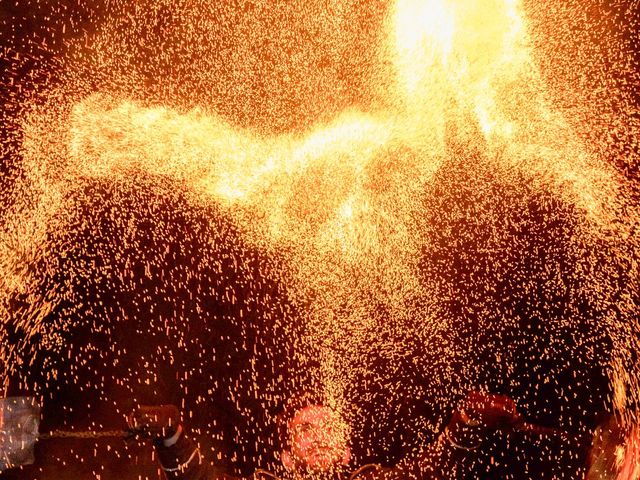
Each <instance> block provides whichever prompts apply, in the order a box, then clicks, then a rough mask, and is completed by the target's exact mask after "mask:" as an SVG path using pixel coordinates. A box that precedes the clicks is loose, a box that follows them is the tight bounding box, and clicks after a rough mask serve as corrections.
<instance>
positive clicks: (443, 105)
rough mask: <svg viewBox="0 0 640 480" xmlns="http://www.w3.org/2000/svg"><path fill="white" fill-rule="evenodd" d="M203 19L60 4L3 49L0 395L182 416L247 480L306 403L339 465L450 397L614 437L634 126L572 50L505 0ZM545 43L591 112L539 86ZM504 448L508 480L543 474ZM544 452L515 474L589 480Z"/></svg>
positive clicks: (413, 440) (627, 311)
mask: <svg viewBox="0 0 640 480" xmlns="http://www.w3.org/2000/svg"><path fill="white" fill-rule="evenodd" d="M209 3H210V2H204V1H198V0H182V1H179V2H166V1H163V0H148V1H145V2H131V3H127V2H124V1H123V2H115V3H110V2H107V4H105V5H104V6H92V7H91V8H89V7H86V11H84V10H83V12H84V13H82V14H80V13H78V12H75V11H71V10H64V9H62V10H60V11H59V12H57V15H58V16H57V17H56V18H59V19H60V23H59V24H58V23H56V22H52V23H51V24H50V25H48V26H47V28H49V29H51V31H52V32H54V33H55V35H53V34H52V35H53V38H64V41H63V42H62V44H61V45H57V44H55V43H54V45H53V46H47V43H46V42H40V41H36V40H30V39H22V40H21V39H15V38H14V40H13V43H14V44H13V45H10V46H9V47H8V48H7V50H6V51H7V52H9V53H8V56H7V57H8V58H11V59H12V60H11V62H12V63H11V64H12V65H13V66H14V67H15V69H16V70H17V69H18V64H19V62H20V61H21V60H20V59H21V58H24V57H25V53H28V54H27V55H26V57H27V58H35V57H38V58H40V61H41V63H42V65H44V66H42V65H40V66H39V67H38V68H39V69H41V70H43V71H46V72H48V74H47V75H44V76H43V78H44V79H43V78H40V77H37V78H36V80H33V82H32V83H29V82H27V81H26V80H24V83H25V85H26V86H25V91H24V92H23V91H22V90H20V93H19V94H18V93H15V92H13V91H10V93H9V94H7V96H8V97H9V99H10V100H9V104H10V105H13V106H15V111H16V112H17V113H15V118H13V123H7V125H15V128H14V129H13V130H8V131H7V132H6V133H5V137H6V138H3V140H4V141H5V145H7V147H8V148H7V149H6V150H7V152H8V153H7V158H10V159H11V162H8V164H7V172H8V173H7V175H6V178H7V180H6V181H5V182H4V184H3V188H4V189H5V191H4V193H3V194H2V198H3V201H4V203H5V213H4V214H2V219H3V226H2V230H1V232H0V271H1V272H2V274H1V276H0V312H1V313H2V315H1V318H2V319H3V320H2V321H3V324H2V328H1V329H0V336H1V338H2V344H1V347H0V356H1V357H2V358H3V359H4V362H3V364H4V372H3V374H4V378H5V385H6V391H7V392H9V391H11V384H12V383H14V384H18V385H19V388H20V389H26V390H29V391H35V392H36V393H37V394H38V395H40V396H41V398H42V399H43V401H45V405H49V407H48V408H49V411H50V412H57V414H58V415H59V418H58V419H57V420H55V421H52V422H53V423H52V424H53V425H55V426H56V427H57V426H60V423H55V422H61V424H62V426H64V425H67V426H69V425H70V426H72V427H75V426H82V425H85V424H86V423H87V422H91V426H93V427H94V428H95V427H96V426H99V425H101V424H102V422H106V421H108V419H109V418H112V420H113V418H119V417H118V416H121V415H122V414H123V413H124V410H125V406H124V404H123V403H122V402H121V401H120V400H119V399H122V398H124V397H128V398H133V399H134V401H135V400H137V401H146V402H147V403H151V402H153V401H156V400H157V399H159V400H160V401H162V402H163V401H174V402H175V398H181V399H182V405H181V407H182V408H183V409H184V410H185V412H188V418H189V419H192V421H193V423H194V428H195V431H196V433H197V434H198V435H200V436H201V437H202V438H208V439H211V440H203V442H204V443H205V446H207V447H210V449H211V451H212V452H221V451H225V452H226V451H227V450H225V448H226V447H223V445H226V444H225V442H226V441H227V440H226V439H227V438H228V436H232V437H233V436H234V435H235V437H234V438H235V442H236V444H235V447H234V448H235V450H233V451H231V452H229V458H228V461H229V462H231V463H233V465H234V466H236V467H237V468H238V469H240V470H242V469H243V468H248V469H249V471H250V468H249V467H251V466H255V465H262V466H265V464H267V465H268V464H269V462H273V459H272V455H273V452H270V451H269V450H270V447H269V445H270V443H269V440H268V439H267V438H266V434H265V433H263V430H264V431H267V430H268V427H267V426H266V425H267V424H269V423H273V422H274V421H275V418H276V417H277V411H278V405H281V404H282V403H285V402H286V398H287V396H288V395H291V394H298V393H299V392H300V391H301V390H305V389H306V390H313V391H314V392H315V394H316V395H317V398H319V399H320V400H321V401H322V402H323V403H326V404H329V405H331V406H332V407H334V408H335V409H336V410H337V411H339V412H341V413H342V415H343V416H344V418H346V419H347V420H348V422H349V428H350V431H351V435H352V442H353V444H354V445H355V446H356V447H355V448H354V452H355V456H354V461H355V462H364V461H369V460H375V461H386V462H393V461H395V460H397V459H398V458H397V457H394V455H396V453H395V452H398V451H403V452H404V453H405V454H406V452H407V451H409V452H410V453H409V454H411V452H413V453H416V452H418V451H419V449H420V446H421V443H420V441H421V439H425V438H427V439H428V438H430V437H433V435H434V434H435V432H437V431H438V430H439V428H440V426H441V422H442V420H443V419H445V418H446V416H447V415H448V414H449V412H450V409H451V406H452V405H454V404H455V402H456V401H457V400H458V399H459V398H460V397H461V396H462V395H463V394H464V392H465V391H467V390H468V389H469V388H476V389H477V388H480V389H485V390H489V391H500V392H502V393H506V394H509V395H512V396H513V397H514V398H515V399H516V401H517V403H518V405H519V406H521V408H522V409H523V410H524V411H525V413H527V414H528V415H529V416H530V417H533V418H534V419H538V420H540V421H542V422H551V423H553V424H554V425H560V426H562V427H563V428H566V429H568V430H570V431H575V432H584V431H587V430H588V429H589V428H592V427H593V423H594V422H595V421H596V420H595V417H594V415H595V412H599V411H614V410H615V411H616V412H618V413H619V414H621V415H622V417H623V418H625V420H626V421H627V422H629V423H633V422H635V421H636V420H637V419H636V417H635V413H634V412H635V410H634V409H637V402H638V400H639V399H640V386H639V384H638V381H639V379H640V367H639V366H638V364H637V351H638V349H639V348H640V337H639V333H640V332H638V321H637V311H638V294H639V293H640V287H639V285H638V278H640V277H639V275H638V273H639V272H638V265H637V263H638V253H639V247H640V245H639V244H638V233H637V222H638V218H639V217H638V204H637V188H638V186H637V181H636V179H635V178H634V177H633V175H632V174H630V173H629V171H631V170H632V166H633V165H635V164H636V163H635V162H637V144H636V143H634V142H635V140H633V138H634V136H633V131H635V130H633V129H634V128H637V125H636V124H634V123H633V122H632V121H631V120H630V118H631V116H627V117H624V116H620V114H619V112H617V111H614V109H612V108H605V106H604V102H605V100H604V98H605V96H606V95H605V94H603V93H602V92H601V91H599V90H598V89H597V88H596V86H597V85H604V84H607V83H606V79H604V80H603V79H600V77H597V78H598V79H600V80H599V81H596V80H595V79H594V78H595V77H593V75H595V74H594V73H593V72H587V73H585V72H586V71H587V70H588V67H589V65H590V64H589V62H590V61H593V60H590V59H591V57H590V56H589V55H588V53H589V52H587V53H585V56H584V57H583V56H581V54H582V53H584V52H583V51H581V50H579V46H578V45H577V39H569V40H567V39H566V38H564V37H563V33H562V32H563V30H562V26H555V27H554V26H553V21H554V19H548V18H546V19H544V20H540V18H543V17H544V14H543V13H541V12H542V10H544V9H543V7H541V6H537V4H535V3H534V2H525V3H521V2H519V1H517V0H487V1H483V2H476V1H471V0H397V1H395V2H382V1H381V2H369V3H368V4H367V5H366V6H365V5H358V6H355V5H351V4H349V2H342V1H338V0H333V1H330V2H324V3H322V5H316V4H315V3H314V2H275V3H270V2H255V3H254V2H245V3H244V4H242V5H241V6H237V7H232V6H231V5H228V6H227V5H210V4H209ZM223 3H224V2H223ZM552 3H553V8H554V9H556V10H557V12H556V14H555V15H553V17H554V18H555V19H556V20H557V19H563V18H565V17H563V15H565V16H566V19H567V22H568V24H569V23H570V22H569V20H571V21H575V19H574V17H575V15H577V13H576V12H577V10H578V9H577V7H576V6H575V5H573V4H571V3H569V4H561V3H558V4H557V5H556V3H554V2H552ZM43 8H44V7H43ZM60 8H62V7H60ZM81 10H82V9H81ZM603 15H604V14H603ZM16 18H17V17H16ZM16 25H17V20H16ZM87 25H88V26H89V27H87ZM596 26H597V25H595V26H594V28H595V27H596ZM67 28H68V29H69V31H70V32H71V33H69V32H68V31H67ZM554 29H555V30H554ZM584 30H587V28H586V27H585V28H584ZM554 33H555V36H554V35H553V34H554ZM56 35H57V37H56ZM546 36H549V37H550V38H552V39H553V38H555V39H561V40H557V41H558V42H560V43H561V44H562V45H563V49H564V50H563V49H562V48H558V49H557V51H556V52H554V51H550V50H549V49H547V50H545V47H544V45H542V46H541V42H542V40H541V38H542V39H544V40H545V41H546V38H547V37H546ZM549 44H553V41H552V40H549ZM612 48H613V47H612ZM618 50H619V52H618V53H619V55H618V56H613V57H615V59H618V60H617V61H618V62H622V60H620V59H625V60H624V61H625V62H627V63H626V64H625V65H626V69H625V71H628V70H632V69H630V68H629V63H630V62H631V63H633V62H632V61H630V60H628V59H629V58H631V56H632V52H631V51H627V56H624V55H623V53H625V49H624V48H623V46H619V49H618ZM569 52H570V53H571V55H574V58H573V60H574V66H575V68H576V70H578V71H582V75H583V76H584V77H585V78H588V79H589V80H583V81H584V82H592V83H593V88H592V91H593V92H595V93H585V91H584V90H582V89H580V88H577V87H575V88H573V89H571V88H568V87H566V86H565V85H563V88H562V89H560V88H559V87H558V86H557V82H559V80H558V79H559V78H560V79H562V78H564V79H565V80H567V79H568V78H569V74H566V73H565V74H564V77H563V76H562V75H561V74H558V73H554V71H553V69H552V68H551V67H550V65H551V66H554V65H555V66H558V65H560V64H562V62H565V61H566V58H565V57H566V56H567V55H569ZM576 52H577V53H576ZM554 55H557V56H558V57H560V56H562V55H564V57H562V58H561V60H562V61H560V60H558V59H556V57H554ZM21 56H22V57H21ZM613 57H612V58H613ZM614 65H618V63H615V62H614ZM636 66H637V65H636ZM34 68H35V67H34ZM581 69H582V70H581ZM8 71H13V70H8ZM16 75H17V74H16ZM600 75H603V74H602V73H600ZM620 75H621V78H623V72H622V71H621V73H620ZM605 76H606V75H605ZM637 80H638V78H637V76H636V77H632V79H631V81H629V82H630V83H632V82H633V81H637ZM8 83H9V81H8V80H7V84H8ZM11 84H12V85H13V79H12V81H11ZM607 85H608V84H607ZM27 87H28V88H27ZM601 90H603V91H604V88H603V89H601ZM8 91H9V90H8ZM616 91H617V92H618V98H619V103H620V105H630V104H631V102H632V100H630V99H629V98H627V96H625V95H626V94H625V91H624V89H618V90H616ZM598 92H600V93H598ZM607 92H609V94H610V93H611V90H607ZM598 95H601V96H600V97H599V96H598ZM625 102H627V103H625ZM629 108H631V107H629ZM614 124H615V129H613V125H614ZM599 125H607V126H608V125H611V126H612V130H611V131H616V132H618V133H619V134H620V137H623V138H624V139H626V140H621V141H620V142H619V144H616V145H614V142H613V141H611V140H610V137H606V136H604V135H603V136H602V139H601V141H599V140H600V137H598V136H597V135H596V133H595V132H597V131H598V128H600V127H599ZM620 125H622V126H620ZM621 132H622V133H624V134H625V135H622V133H621ZM607 138H608V140H607ZM594 139H596V140H598V141H594ZM625 142H626V143H625ZM622 144H624V148H620V149H616V148H614V147H615V146H619V145H622ZM123 332H124V333H123ZM74 358H75V359H77V361H75V362H74V361H73V359H74ZM105 364H109V365H111V364H113V370H112V371H107V370H104V368H105V367H104V365H105ZM226 370H229V372H226ZM14 388H15V387H14ZM74 395H75V396H76V397H77V396H83V397H84V398H88V399H93V405H91V402H89V401H87V402H86V403H83V402H81V404H78V402H77V398H73V397H74ZM74 402H75V403H74ZM216 402H217V403H216ZM176 403H177V402H176ZM213 405H225V406H226V407H225V408H230V409H233V410H234V411H235V412H236V413H234V415H232V416H231V417H230V419H229V420H228V421H229V422H230V423H233V422H235V424H233V425H229V426H226V424H224V420H221V419H220V418H219V416H217V415H218V414H216V412H213V411H212V410H215V408H214V407H213ZM389 405H397V406H398V407H397V408H394V409H390V408H389ZM56 409H58V410H56ZM203 409H206V410H207V413H203V411H202V410H203ZM107 410H108V411H107ZM46 412H47V409H45V413H46ZM264 412H266V413H264ZM109 415H111V416H112V417H109ZM263 416H266V420H265V419H263ZM105 419H106V420H105ZM258 419H260V420H259V421H258ZM83 422H84V423H83ZM261 422H264V424H263V423H261ZM243 425H244V426H243ZM243 428H244V430H243ZM229 432H232V433H229ZM399 438H400V440H399ZM397 442H400V443H402V445H401V446H400V447H399V446H398V445H397ZM500 442H501V440H500V439H498V440H496V441H495V443H496V445H494V447H495V451H496V452H498V451H505V452H511V453H507V454H502V455H500V454H499V453H495V452H494V453H493V458H492V461H491V462H490V465H491V466H488V467H486V468H488V469H490V468H503V469H504V470H503V471H502V475H503V476H505V477H507V478H523V476H522V475H523V473H522V472H520V473H513V472H512V471H518V470H517V467H522V465H529V462H530V461H531V460H533V461H534V463H535V462H537V461H538V460H539V458H538V457H539V456H540V454H539V452H538V453H537V454H535V455H532V454H531V452H532V451H534V449H533V447H531V446H530V445H529V446H527V445H528V444H527V442H526V440H523V441H522V442H521V443H522V444H515V445H509V442H508V441H506V444H505V443H504V439H503V443H500ZM516 443H517V442H516ZM358 447H359V448H360V449H358ZM131 448H132V447H127V449H131ZM539 448H540V449H541V450H542V451H543V452H545V453H544V454H543V456H544V455H546V457H548V458H547V462H548V464H549V465H551V464H553V465H556V466H557V468H556V467H553V468H551V467H548V468H549V469H548V470H546V471H545V472H535V474H533V473H531V472H529V473H531V474H532V475H534V477H532V478H546V477H544V475H549V478H551V477H552V476H553V475H556V477H553V478H558V475H560V476H564V475H569V477H567V478H572V477H571V475H575V471H576V470H579V469H580V468H583V466H577V467H575V468H574V470H571V469H570V468H569V469H568V470H571V472H572V473H566V471H565V470H566V469H565V470H563V465H570V464H571V465H572V462H576V461H577V459H576V458H570V459H568V457H567V458H565V457H563V455H565V456H566V455H567V453H566V452H564V453H558V450H557V449H554V447H553V446H549V445H542V446H540V447H539ZM127 451H129V450H127ZM371 452H378V453H371ZM380 452H382V453H380ZM212 455H214V453H212ZM376 455H377V456H376ZM568 455H569V456H571V452H570V453H569V454H568ZM118 457H119V455H118ZM123 457H124V458H123V459H122V460H121V462H124V463H126V462H125V460H126V459H127V458H128V455H126V454H125V455H123ZM509 457H511V458H516V459H517V460H516V463H518V464H519V465H516V466H514V460H509ZM119 458H120V457H119ZM212 458H213V456H212ZM496 459H497V460H496ZM114 461H115V460H114ZM496 464H497V465H498V466H495V465H496ZM501 464H502V465H503V466H502V467H500V465H501ZM96 468H102V474H103V475H105V477H104V478H111V477H108V472H106V471H105V470H104V466H102V467H96ZM483 468H484V467H483ZM545 468H547V467H545ZM513 469H516V470H513ZM43 471H44V472H46V471H47V469H46V468H44V470H43ZM527 471H528V470H527ZM518 472H519V471H518ZM510 475H513V476H511V477H510ZM151 478H155V477H153V475H152V476H151Z"/></svg>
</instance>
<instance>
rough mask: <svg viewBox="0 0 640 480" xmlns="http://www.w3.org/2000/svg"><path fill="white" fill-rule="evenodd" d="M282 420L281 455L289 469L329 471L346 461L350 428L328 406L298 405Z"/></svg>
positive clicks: (347, 460) (349, 454) (347, 461)
mask: <svg viewBox="0 0 640 480" xmlns="http://www.w3.org/2000/svg"><path fill="white" fill-rule="evenodd" d="M285 421H286V425H285V426H286V430H285V439H284V440H285V448H284V449H283V451H282V452H281V459H282V463H283V465H284V466H285V468H287V469H288V470H298V469H306V470H310V471H313V472H328V471H330V470H332V469H334V468H336V467H338V466H340V465H346V464H348V463H349V460H350V457H351V450H350V448H349V438H348V436H349V433H348V431H349V429H348V426H347V424H346V423H345V422H344V420H343V419H342V418H341V417H340V415H338V414H337V412H335V411H334V410H332V409H331V408H329V407H326V406H323V405H317V404H309V405H306V406H301V407H298V408H297V409H295V410H294V411H293V412H292V413H291V414H290V415H289V416H288V418H286V419H285Z"/></svg>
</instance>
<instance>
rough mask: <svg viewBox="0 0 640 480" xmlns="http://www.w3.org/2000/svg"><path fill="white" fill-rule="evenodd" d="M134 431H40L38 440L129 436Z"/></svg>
mask: <svg viewBox="0 0 640 480" xmlns="http://www.w3.org/2000/svg"><path fill="white" fill-rule="evenodd" d="M132 433H133V432H130V431H128V430H105V431H100V432H94V431H82V432H70V431H67V430H53V431H52V432H46V433H39V434H38V440H48V439H50V438H103V437H120V438H127V437H129V436H131V435H132Z"/></svg>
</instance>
